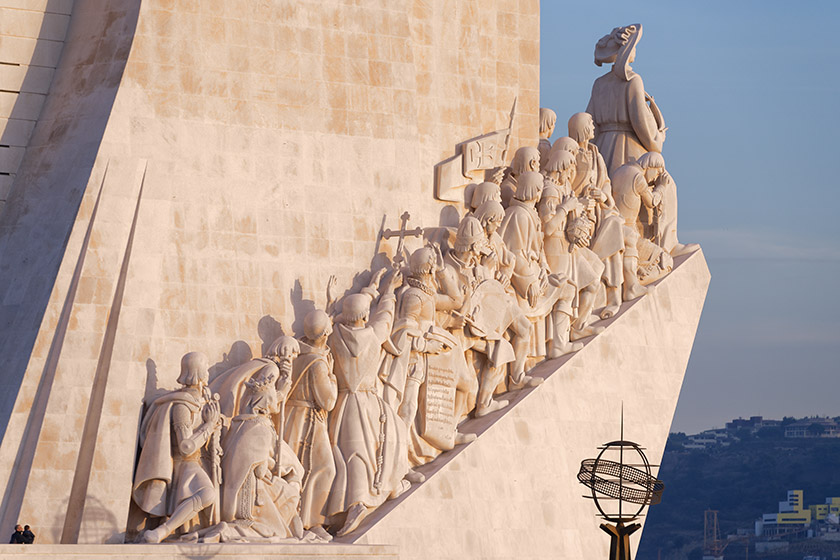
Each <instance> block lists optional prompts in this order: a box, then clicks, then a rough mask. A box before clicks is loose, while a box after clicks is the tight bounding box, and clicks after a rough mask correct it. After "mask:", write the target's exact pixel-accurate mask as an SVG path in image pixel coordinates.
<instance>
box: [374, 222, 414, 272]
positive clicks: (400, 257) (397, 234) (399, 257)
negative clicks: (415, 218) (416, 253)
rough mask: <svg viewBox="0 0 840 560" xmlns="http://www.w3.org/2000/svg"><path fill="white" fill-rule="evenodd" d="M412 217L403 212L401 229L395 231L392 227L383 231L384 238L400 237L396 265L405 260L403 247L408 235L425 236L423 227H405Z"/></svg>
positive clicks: (395, 255) (395, 258) (395, 256)
mask: <svg viewBox="0 0 840 560" xmlns="http://www.w3.org/2000/svg"><path fill="white" fill-rule="evenodd" d="M409 219H411V214H409V213H408V212H403V214H402V216H400V229H398V230H396V231H394V230H392V229H386V230H385V231H383V232H382V239H391V238H392V237H399V238H400V239H399V242H398V243H397V252H396V253H395V254H394V266H397V265H399V264H400V263H402V262H403V261H404V260H405V257H403V247H404V245H405V238H406V237H423V228H421V227H416V228H414V229H405V226H406V224H407V223H408V220H409Z"/></svg>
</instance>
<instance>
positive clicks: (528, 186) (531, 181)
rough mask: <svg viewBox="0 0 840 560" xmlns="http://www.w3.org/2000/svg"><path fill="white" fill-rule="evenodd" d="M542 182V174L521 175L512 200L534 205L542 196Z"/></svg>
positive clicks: (530, 172) (526, 173)
mask: <svg viewBox="0 0 840 560" xmlns="http://www.w3.org/2000/svg"><path fill="white" fill-rule="evenodd" d="M564 153H566V152H564ZM550 162H551V160H550V159H549V163H550ZM543 181H544V179H543V176H542V174H540V173H537V172H536V171H527V172H525V173H523V174H522V175H521V176H520V177H519V179H517V181H516V192H515V193H514V194H513V198H514V199H516V200H518V201H520V202H525V203H528V204H536V202H537V201H538V200H539V199H540V196H541V195H542V187H543Z"/></svg>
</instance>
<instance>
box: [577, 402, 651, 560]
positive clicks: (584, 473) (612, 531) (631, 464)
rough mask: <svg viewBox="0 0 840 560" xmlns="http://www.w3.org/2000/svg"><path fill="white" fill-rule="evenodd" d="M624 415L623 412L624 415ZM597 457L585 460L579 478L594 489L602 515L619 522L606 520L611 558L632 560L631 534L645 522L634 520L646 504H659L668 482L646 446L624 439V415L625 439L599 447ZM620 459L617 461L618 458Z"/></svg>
mask: <svg viewBox="0 0 840 560" xmlns="http://www.w3.org/2000/svg"><path fill="white" fill-rule="evenodd" d="M622 416H623V414H622ZM598 449H600V450H601V452H600V453H598V456H597V457H596V458H595V459H584V460H583V461H581V464H580V471H578V475H577V479H578V481H579V482H580V483H581V484H583V485H584V486H586V487H587V488H589V489H590V491H591V496H585V497H587V498H590V497H591V498H592V500H593V501H594V502H595V507H597V508H598V512H599V516H600V517H602V518H603V519H605V520H606V521H610V522H612V523H615V525H611V524H608V523H602V524H601V529H602V530H603V531H604V532H606V533H607V534H609V535H610V538H611V544H610V559H611V560H630V535H632V534H633V533H635V532H636V531H637V530H638V529H639V528H641V525H640V524H638V523H630V524H629V525H626V523H629V522H631V521H633V520H635V519H638V518H639V517H640V516H641V515H642V511H643V510H644V508H645V507H646V506H649V505H653V504H658V503H659V502H660V501H661V499H662V491H663V490H664V489H665V484H664V483H663V482H662V481H661V480H659V479H658V478H656V477H655V476H653V475H652V474H651V471H650V468H651V464H650V462H649V461H648V459H647V457H646V456H645V453H644V451H643V450H642V448H641V447H640V446H639V445H638V444H636V443H633V442H632V441H626V440H625V439H624V419H623V418H622V426H621V439H620V440H618V441H611V442H609V443H606V444H604V445H602V446H601V447H599V448H598ZM616 459H617V460H616Z"/></svg>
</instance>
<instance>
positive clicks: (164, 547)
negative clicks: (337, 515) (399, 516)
mask: <svg viewBox="0 0 840 560" xmlns="http://www.w3.org/2000/svg"><path fill="white" fill-rule="evenodd" d="M0 558H5V559H8V560H16V559H21V560H24V559H25V560H56V558H61V559H62V560H145V559H146V558H154V559H155V560H176V559H177V560H183V559H184V558H190V559H191V560H204V559H210V558H213V559H215V560H266V559H267V558H272V559H281V558H290V559H294V560H320V559H327V558H349V559H352V560H374V559H376V560H396V559H397V558H399V551H398V550H397V547H396V546H392V545H378V544H372V545H346V544H284V543H280V544H133V545H126V544H34V545H16V544H3V545H0Z"/></svg>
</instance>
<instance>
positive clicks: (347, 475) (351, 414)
mask: <svg viewBox="0 0 840 560" xmlns="http://www.w3.org/2000/svg"><path fill="white" fill-rule="evenodd" d="M401 281H402V278H401V276H400V274H399V272H396V271H395V272H394V274H393V275H392V276H391V279H390V281H389V282H387V284H388V287H387V288H386V290H385V291H384V293H383V294H382V297H381V298H380V300H379V302H378V304H377V306H376V309H375V311H374V313H373V316H372V317H371V318H370V321H368V315H369V313H370V304H371V301H372V300H373V299H375V298H376V297H377V296H378V292H377V291H376V289H375V287H374V285H375V284H377V283H378V277H377V276H375V277H374V281H373V282H371V286H368V287H367V288H365V289H364V290H363V293H360V294H352V295H350V296H347V298H346V299H345V301H344V303H343V306H342V313H341V318H340V320H341V322H340V323H339V324H338V325H336V327H335V330H334V331H333V333H332V334H331V335H330V337H329V346H330V350H331V351H332V354H333V356H334V358H335V376H336V380H337V381H338V400H337V401H336V404H335V408H334V409H333V411H332V414H331V416H330V442H331V443H332V445H333V452H334V454H335V459H336V460H335V464H336V477H335V482H334V483H333V489H332V493H331V495H330V499H329V502H328V508H327V509H328V511H329V512H330V514H331V515H333V516H336V519H338V517H337V516H339V515H340V514H342V513H346V519H345V522H344V524H343V526H342V528H341V529H340V530H339V532H338V535H339V536H341V535H344V534H346V533H349V532H351V531H353V530H354V529H356V528H357V527H358V526H359V523H361V521H362V519H363V518H364V517H365V516H366V515H367V514H368V513H369V512H370V511H371V510H372V509H373V508H375V507H378V506H379V505H381V504H382V503H383V502H384V501H385V500H387V499H388V498H390V497H396V496H398V495H399V494H401V493H402V492H403V491H405V490H406V489H407V488H408V485H409V483H408V482H407V481H403V477H404V476H405V475H406V474H407V473H408V470H409V466H408V440H407V434H406V426H405V423H404V422H403V421H402V419H401V418H400V417H399V416H398V415H397V412H396V411H395V410H394V409H393V407H391V405H389V404H388V403H387V402H385V400H384V399H383V398H382V397H381V396H380V394H381V393H382V387H381V381H380V380H379V377H378V372H379V366H380V363H381V361H382V358H383V355H382V353H383V350H382V344H383V343H384V342H385V341H386V340H387V339H388V337H389V335H390V334H391V326H392V324H393V320H394V302H395V297H394V293H393V288H394V287H398V285H399V284H398V282H401ZM395 284H396V286H394V285H395Z"/></svg>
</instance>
